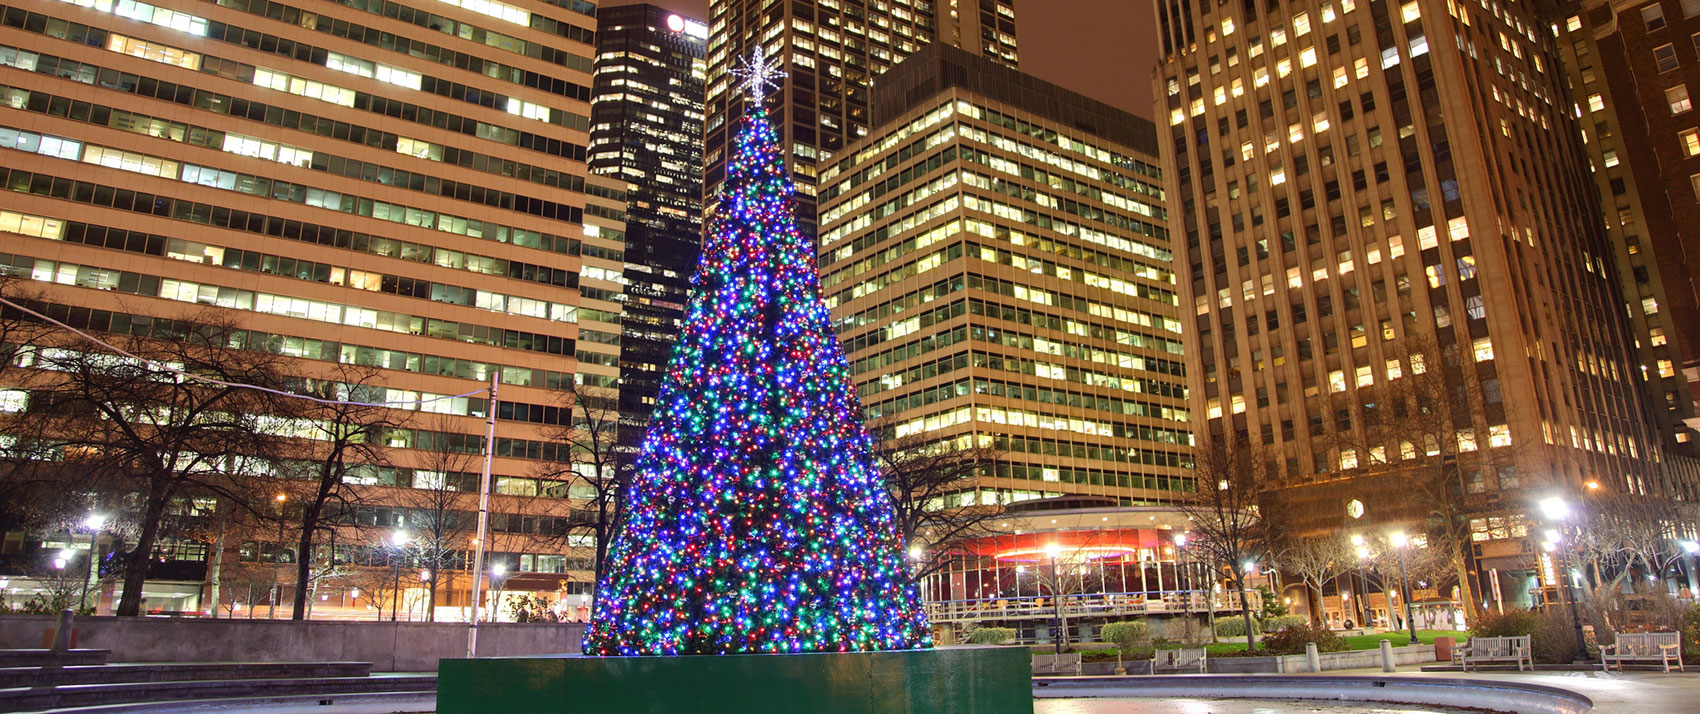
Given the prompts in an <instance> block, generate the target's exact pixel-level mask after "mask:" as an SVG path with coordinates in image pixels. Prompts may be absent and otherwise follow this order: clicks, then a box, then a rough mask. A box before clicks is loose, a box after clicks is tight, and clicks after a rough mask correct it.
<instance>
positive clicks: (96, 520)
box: [77, 513, 218, 615]
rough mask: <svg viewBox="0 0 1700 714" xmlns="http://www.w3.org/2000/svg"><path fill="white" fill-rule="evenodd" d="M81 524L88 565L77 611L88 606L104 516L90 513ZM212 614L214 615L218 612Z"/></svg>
mask: <svg viewBox="0 0 1700 714" xmlns="http://www.w3.org/2000/svg"><path fill="white" fill-rule="evenodd" d="M83 525H84V526H87V527H88V529H89V567H88V568H87V569H86V571H85V572H84V573H83V594H82V597H80V598H78V599H77V610H78V611H79V612H81V611H82V610H84V609H87V608H88V606H89V590H90V589H92V588H93V587H94V571H95V568H97V567H99V566H100V561H99V560H98V559H97V558H95V547H96V546H95V544H94V541H95V539H96V538H99V537H100V529H101V527H102V526H104V525H106V516H102V515H100V514H99V513H90V514H89V517H88V518H85V519H83ZM213 614H215V615H216V614H218V613H213Z"/></svg>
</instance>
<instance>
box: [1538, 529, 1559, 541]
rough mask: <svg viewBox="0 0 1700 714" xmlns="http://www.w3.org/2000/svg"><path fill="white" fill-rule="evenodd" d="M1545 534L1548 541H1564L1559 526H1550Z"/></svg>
mask: <svg viewBox="0 0 1700 714" xmlns="http://www.w3.org/2000/svg"><path fill="white" fill-rule="evenodd" d="M1543 535H1545V536H1546V539H1547V540H1548V541H1550V542H1553V543H1561V542H1563V541H1564V538H1563V537H1562V536H1561V535H1560V534H1559V532H1558V529H1557V528H1548V529H1547V532H1546V533H1544V534H1543Z"/></svg>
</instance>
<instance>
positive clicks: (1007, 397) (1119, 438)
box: [820, 44, 1190, 506]
mask: <svg viewBox="0 0 1700 714" xmlns="http://www.w3.org/2000/svg"><path fill="white" fill-rule="evenodd" d="M873 100H874V101H873V108H874V112H875V116H876V119H877V120H878V121H877V123H876V125H875V126H876V129H875V131H874V133H873V134H871V135H870V136H868V137H867V138H866V139H863V140H862V141H859V142H857V143H855V144H852V145H851V146H850V147H849V148H847V149H846V150H845V152H844V153H843V155H842V156H840V157H839V158H838V159H837V160H836V161H834V162H832V163H831V164H830V165H829V166H828V167H827V169H826V171H824V172H823V173H822V191H821V200H822V210H821V227H822V233H821V238H822V242H823V245H824V248H823V251H824V252H823V253H822V255H821V258H820V261H821V266H822V267H821V275H822V289H823V291H824V293H825V295H826V299H827V304H828V305H829V306H830V307H831V309H832V313H833V320H834V322H835V324H836V326H837V330H838V335H839V340H840V341H841V343H842V344H843V345H844V349H845V353H846V354H847V356H848V357H849V359H850V364H851V372H852V374H853V375H854V378H855V380H856V384H857V389H858V391H859V393H860V396H861V399H862V404H863V407H864V409H865V410H866V412H867V416H868V420H869V421H870V422H871V423H873V424H875V425H876V426H877V427H878V428H880V429H882V430H890V431H891V432H892V433H893V435H894V436H897V437H910V436H911V435H923V436H924V437H925V441H928V442H932V441H939V442H957V443H989V444H991V445H992V446H993V447H994V448H995V449H996V450H997V451H999V452H1001V453H1002V456H1001V457H1000V458H999V459H998V460H997V463H996V464H995V466H988V471H987V473H985V474H984V475H983V478H981V479H980V480H979V481H978V482H975V483H967V484H964V489H963V490H962V491H961V492H960V493H959V494H957V495H956V500H957V502H956V503H951V504H949V505H952V506H954V505H960V504H974V503H984V504H995V503H1010V502H1014V501H1020V500H1027V499H1033V498H1044V497H1051V496H1061V495H1091V496H1098V497H1102V498H1103V499H1106V500H1107V501H1108V502H1109V503H1111V504H1112V505H1114V504H1122V505H1133V504H1157V503H1165V502H1172V501H1173V500H1175V499H1176V498H1178V497H1179V494H1180V492H1181V491H1183V490H1185V489H1186V488H1187V487H1188V486H1189V484H1190V482H1189V479H1188V477H1187V473H1186V471H1185V470H1184V469H1182V468H1181V466H1182V462H1183V460H1184V458H1185V454H1186V452H1187V450H1188V444H1189V443H1190V436H1189V432H1188V428H1189V424H1188V414H1189V412H1188V409H1187V406H1186V386H1185V385H1186V382H1185V375H1184V370H1183V368H1182V356H1181V337H1180V329H1181V325H1180V322H1179V319H1178V308H1177V305H1178V297H1177V294H1176V292H1175V290H1174V278H1173V274H1172V273H1171V272H1170V253H1169V248H1168V232H1167V229H1166V228H1165V227H1164V226H1165V221H1164V219H1163V211H1164V209H1163V207H1162V204H1161V198H1162V189H1161V188H1160V186H1161V184H1160V181H1161V176H1160V175H1159V173H1158V171H1157V166H1156V164H1155V160H1156V157H1155V155H1154V153H1155V152H1154V147H1153V146H1152V142H1153V139H1154V135H1153V130H1152V126H1151V123H1150V122H1149V121H1147V120H1143V119H1140V118H1138V117H1135V116H1132V115H1130V114H1126V113H1124V112H1120V111H1118V110H1116V109H1114V108H1111V107H1109V106H1107V105H1104V104H1102V103H1099V102H1095V101H1093V100H1090V99H1087V98H1086V97H1083V96H1080V95H1078V94H1075V93H1073V92H1070V91H1068V90H1064V89H1062V88H1060V87H1057V86H1055V85H1051V84H1048V83H1045V82H1043V81H1040V80H1037V79H1034V78H1032V77H1029V76H1026V75H1022V74H1021V73H1019V72H1017V71H1016V70H1014V69H1011V68H1009V67H1007V66H1004V65H1002V64H999V63H996V62H994V61H992V60H989V59H986V58H983V57H978V56H975V55H972V54H969V53H967V52H964V51H961V50H958V49H956V48H954V47H950V46H949V45H942V44H935V45H931V46H929V47H927V48H926V49H924V50H922V51H920V52H919V53H917V54H916V55H914V56H912V57H910V58H909V59H908V60H905V61H904V62H903V63H902V64H900V65H899V66H898V67H897V68H896V69H893V70H892V71H891V72H889V73H887V75H886V76H885V77H884V78H883V79H882V80H881V82H880V85H879V91H877V92H876V93H875V95H874V97H873Z"/></svg>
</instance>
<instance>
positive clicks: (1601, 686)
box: [1329, 666, 1700, 714]
mask: <svg viewBox="0 0 1700 714" xmlns="http://www.w3.org/2000/svg"><path fill="white" fill-rule="evenodd" d="M1329 674H1358V675H1364V676H1372V677H1373V676H1382V677H1401V678H1404V677H1411V678H1433V679H1482V680H1490V681H1501V682H1521V683H1524V684H1540V685H1545V686H1548V687H1557V688H1559V689H1568V690H1570V691H1572V692H1576V693H1577V694H1581V695H1583V696H1585V697H1588V698H1589V699H1592V700H1594V710H1593V711H1594V712H1595V714H1666V713H1669V714H1677V713H1678V712H1694V711H1700V674H1696V673H1688V674H1679V673H1672V674H1665V673H1663V672H1541V673H1531V672H1522V673H1518V672H1470V673H1468V674H1466V673H1463V672H1421V671H1417V667H1415V666H1412V667H1409V668H1406V667H1400V668H1399V671H1398V672H1396V673H1394V674H1382V673H1381V670H1379V669H1377V670H1348V671H1341V672H1329Z"/></svg>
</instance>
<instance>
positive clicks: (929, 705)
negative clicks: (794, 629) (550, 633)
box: [437, 647, 1033, 714]
mask: <svg viewBox="0 0 1700 714" xmlns="http://www.w3.org/2000/svg"><path fill="white" fill-rule="evenodd" d="M1030 664H1031V658H1030V655H1029V654H1028V653H1027V650H1026V648H1021V647H952V648H948V649H934V650H908V651H900V652H848V653H830V654H826V653H819V654H771V655H765V654H752V655H721V656H712V655H699V656H692V657H586V656H580V655H562V656H558V657H511V658H499V659H470V660H469V659H445V660H443V661H442V665H441V667H440V668H439V670H438V672H437V712H438V714H517V713H518V712H524V713H525V714H554V713H556V712H560V713H561V714H566V713H567V712H573V713H574V714H577V713H579V712H596V713H597V714H638V713H641V714H663V713H670V712H682V713H684V714H718V713H719V712H725V713H726V714H769V713H771V714H1032V712H1033V684H1032V675H1031V674H1030V672H1029V667H1030Z"/></svg>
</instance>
